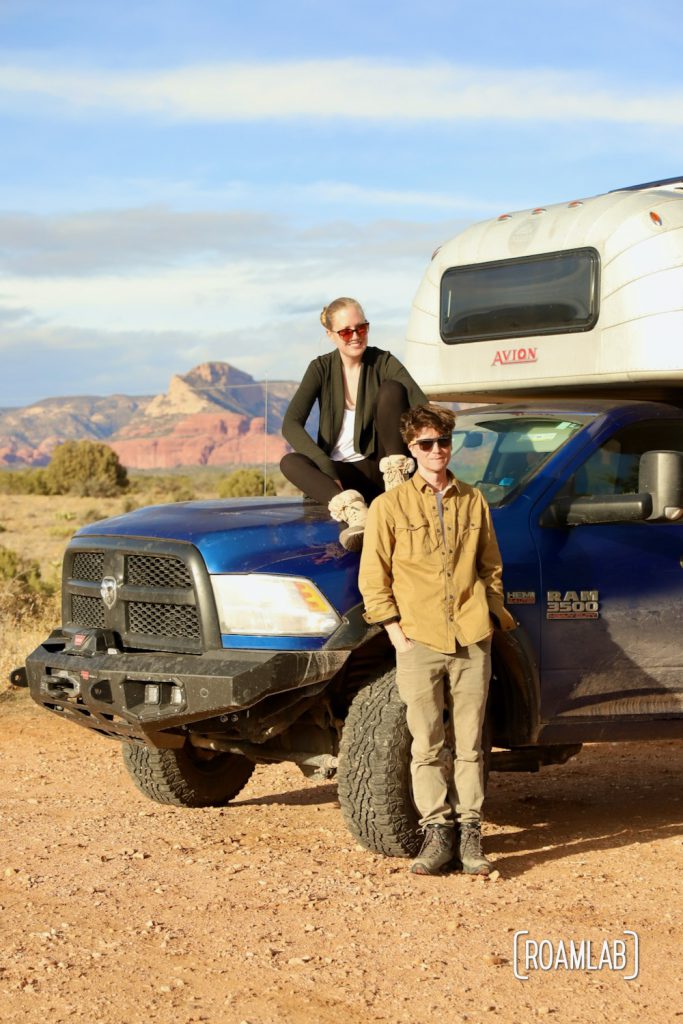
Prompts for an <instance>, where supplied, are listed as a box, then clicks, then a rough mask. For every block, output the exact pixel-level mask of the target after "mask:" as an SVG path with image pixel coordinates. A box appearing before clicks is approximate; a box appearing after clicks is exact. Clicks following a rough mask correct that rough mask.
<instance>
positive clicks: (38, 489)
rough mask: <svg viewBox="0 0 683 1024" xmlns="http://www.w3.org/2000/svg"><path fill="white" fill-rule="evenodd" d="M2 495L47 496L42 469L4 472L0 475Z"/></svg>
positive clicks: (48, 491)
mask: <svg viewBox="0 0 683 1024" xmlns="http://www.w3.org/2000/svg"><path fill="white" fill-rule="evenodd" d="M0 493H2V494H49V493H50V490H49V487H48V483H47V479H46V470H44V469H19V470H5V471H3V472H2V473H0Z"/></svg>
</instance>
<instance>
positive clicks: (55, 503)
mask: <svg viewBox="0 0 683 1024" xmlns="http://www.w3.org/2000/svg"><path fill="white" fill-rule="evenodd" d="M126 501H127V499H126V498H125V497H122V498H98V499H93V498H77V497H71V496H64V497H49V496H46V495H28V494H0V527H2V530H1V531H0V545H2V546H3V547H5V548H10V549H11V550H13V551H15V552H16V553H17V554H18V555H19V556H20V557H21V558H22V559H26V560H29V561H35V562H37V563H38V565H39V566H40V572H41V577H42V579H43V580H44V581H45V582H46V583H48V584H51V585H52V586H53V587H54V588H55V596H54V597H52V598H43V599H42V600H39V599H36V596H35V595H34V594H31V593H29V594H27V593H23V594H22V593H21V590H20V588H18V587H17V586H16V585H14V584H13V583H12V582H2V581H0V637H1V638H2V642H1V643H0V698H4V699H3V709H4V710H5V711H6V710H7V709H8V707H9V704H11V703H12V701H13V700H21V699H22V697H21V695H20V694H19V693H18V692H17V691H14V692H12V691H10V690H9V684H8V677H9V673H10V672H11V671H12V669H15V668H18V667H19V666H20V665H23V664H24V661H25V659H26V656H27V655H28V654H30V652H31V651H32V650H33V649H34V648H35V647H37V646H38V644H39V643H41V642H42V641H43V640H44V639H45V638H46V637H47V636H48V635H49V634H50V632H51V631H52V630H53V629H54V628H55V626H57V625H59V621H60V612H59V580H60V574H61V565H62V557H63V555H64V549H65V547H66V545H67V543H68V541H69V539H70V538H71V536H72V535H73V534H74V533H75V532H76V530H77V529H78V528H79V527H80V526H83V525H84V524H85V523H87V522H92V521H93V520H94V519H104V518H106V517H107V516H113V515H118V514H119V513H121V512H123V511H124V509H125V503H126Z"/></svg>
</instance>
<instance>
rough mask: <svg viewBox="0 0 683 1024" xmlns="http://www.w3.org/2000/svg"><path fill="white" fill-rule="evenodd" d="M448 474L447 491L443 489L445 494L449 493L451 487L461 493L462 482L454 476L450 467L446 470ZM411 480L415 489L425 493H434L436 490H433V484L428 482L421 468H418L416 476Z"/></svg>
mask: <svg viewBox="0 0 683 1024" xmlns="http://www.w3.org/2000/svg"><path fill="white" fill-rule="evenodd" d="M446 475H447V476H448V484H447V485H446V489H445V491H443V494H444V495H446V494H449V493H450V491H451V489H452V490H454V491H455V493H456V494H460V484H459V483H458V481H457V480H456V478H455V477H454V476H453V474H452V473H451V471H450V469H447V470H446ZM411 482H412V484H413V486H414V487H415V489H416V490H418V491H422V493H423V494H424V493H425V491H429V492H430V494H434V491H433V490H432V485H431V484H428V483H427V481H426V480H425V478H424V477H423V476H422V474H421V473H420V471H419V470H417V472H416V473H415V474H414V476H412V477H411Z"/></svg>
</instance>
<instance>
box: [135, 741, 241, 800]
mask: <svg viewBox="0 0 683 1024" xmlns="http://www.w3.org/2000/svg"><path fill="white" fill-rule="evenodd" d="M123 763H124V765H125V766H126V768H127V770H128V772H129V774H130V776H131V778H132V779H133V782H134V783H135V785H136V786H137V788H138V789H139V790H140V791H141V792H142V793H144V794H145V796H147V797H149V798H150V800H156V802H157V803H160V804H175V805H176V806H177V807H221V806H223V805H224V804H227V803H229V802H230V800H233V799H234V798H235V797H236V796H237V794H238V793H239V792H241V790H242V789H244V787H245V786H246V784H247V782H248V781H249V778H250V777H251V774H252V772H253V771H254V768H255V765H254V763H253V761H250V760H249V759H248V758H246V757H242V756H241V755H240V754H209V755H208V756H206V753H205V752H204V751H203V750H199V749H195V748H194V747H192V746H191V745H190V744H189V742H188V743H186V744H185V746H184V747H181V748H180V750H166V749H164V750H158V749H156V748H155V747H147V746H143V745H142V744H137V743H124V744H123Z"/></svg>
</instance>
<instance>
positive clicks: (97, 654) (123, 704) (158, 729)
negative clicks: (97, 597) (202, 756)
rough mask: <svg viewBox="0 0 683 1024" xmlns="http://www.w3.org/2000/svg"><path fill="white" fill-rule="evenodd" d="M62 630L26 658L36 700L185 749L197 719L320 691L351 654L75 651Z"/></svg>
mask: <svg viewBox="0 0 683 1024" xmlns="http://www.w3.org/2000/svg"><path fill="white" fill-rule="evenodd" d="M71 639H72V638H71V637H69V636H66V635H65V634H63V633H61V632H60V631H57V632H55V633H53V634H52V636H50V638H49V639H48V640H46V641H45V643H43V644H41V645H40V647H38V648H36V650H35V651H33V653H32V654H30V655H29V657H28V658H27V661H26V669H27V672H28V680H29V686H30V688H31V696H32V697H33V699H34V700H35V701H36V702H37V703H38V704H40V705H41V706H42V707H44V708H46V709H47V710H49V711H53V712H55V713H57V714H59V715H60V716H61V717H62V718H66V719H68V720H69V721H72V722H76V723H78V724H79V725H84V726H86V727H87V728H90V729H92V730H94V731H95V732H99V733H101V734H103V735H105V736H110V737H112V738H115V739H120V740H141V741H144V742H146V743H149V744H151V745H153V746H157V747H179V746H182V745H183V743H184V742H185V735H186V731H187V728H188V727H189V726H190V725H191V724H192V723H195V722H202V721H206V720H208V719H213V718H219V719H220V718H221V716H223V715H225V716H226V719H225V720H226V722H227V721H229V720H230V716H231V715H239V714H240V713H243V712H244V711H245V710H246V709H249V708H250V707H251V706H253V705H254V704H256V703H258V702H259V701H262V700H264V698H267V697H269V696H274V695H276V694H284V693H286V692H287V691H293V690H296V691H301V690H304V691H305V690H306V688H309V689H313V688H314V687H315V686H316V685H319V684H324V683H325V682H326V681H327V680H328V679H331V678H332V677H333V676H334V675H336V673H337V672H339V671H340V669H341V668H342V667H343V666H344V664H345V662H346V660H347V659H348V657H349V655H350V653H351V652H350V651H349V650H319V651H266V650H262V651H256V650H252V651H234V650H232V651H230V650H217V651H209V652H207V653H205V654H179V655H177V654H162V653H146V652H140V653H131V652H118V651H116V650H115V649H109V650H105V651H94V652H91V653H85V654H83V653H70V648H71Z"/></svg>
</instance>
